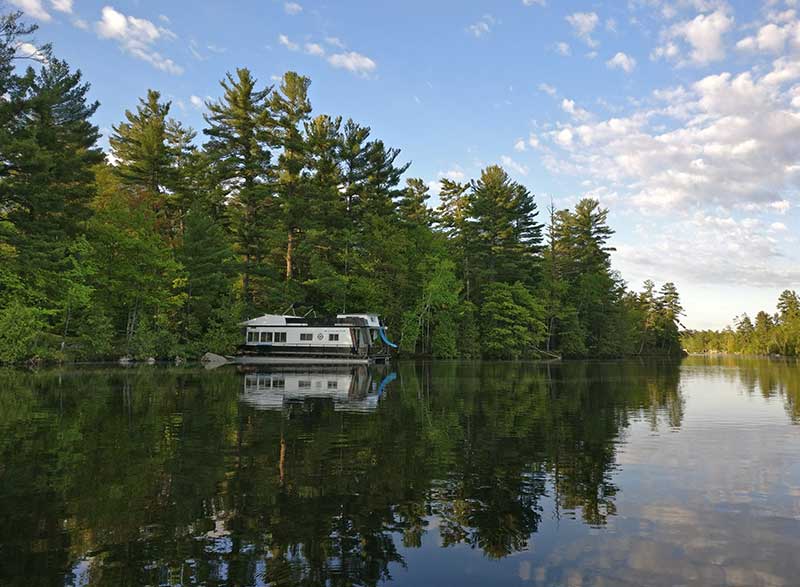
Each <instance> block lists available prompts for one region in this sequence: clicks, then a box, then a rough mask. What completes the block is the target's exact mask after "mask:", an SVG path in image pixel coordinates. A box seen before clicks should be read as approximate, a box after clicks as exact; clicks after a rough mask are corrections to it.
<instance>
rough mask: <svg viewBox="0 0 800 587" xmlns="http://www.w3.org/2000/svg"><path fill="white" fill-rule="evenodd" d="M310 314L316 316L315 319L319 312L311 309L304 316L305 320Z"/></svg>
mask: <svg viewBox="0 0 800 587" xmlns="http://www.w3.org/2000/svg"><path fill="white" fill-rule="evenodd" d="M309 314H314V318H316V317H317V311H316V310H315V309H314V308H311V309H310V310H309V311H308V312H306V313H305V314H303V318H307V317H308V315H309Z"/></svg>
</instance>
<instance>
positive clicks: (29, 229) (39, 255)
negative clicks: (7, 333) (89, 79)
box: [0, 59, 103, 307]
mask: <svg viewBox="0 0 800 587" xmlns="http://www.w3.org/2000/svg"><path fill="white" fill-rule="evenodd" d="M21 84H22V85H23V86H24V89H21V90H20V91H19V92H18V93H16V94H15V96H14V97H13V98H12V101H14V102H16V104H17V107H18V108H19V113H18V114H19V116H18V119H17V120H16V121H15V123H14V126H15V128H13V129H12V130H11V132H9V133H8V134H7V135H6V136H5V137H3V141H2V147H0V148H2V159H3V165H2V171H0V194H1V195H0V201H2V204H3V206H2V207H3V210H4V213H3V215H4V220H5V221H6V222H7V223H8V226H9V228H10V230H9V231H8V234H7V237H6V238H7V241H6V242H7V243H8V244H9V245H10V246H11V247H12V248H13V251H14V253H13V256H14V259H15V261H14V264H15V266H16V267H17V275H19V277H20V280H21V282H22V283H24V284H25V288H26V289H25V292H24V295H25V297H27V298H28V299H29V300H32V301H35V302H36V303H40V304H42V305H44V306H50V307H52V306H53V305H54V304H55V305H56V306H59V305H60V304H61V300H62V298H63V296H62V294H63V291H64V288H63V287H62V286H61V276H62V272H63V270H64V269H65V267H66V265H67V264H68V263H69V261H68V259H69V247H70V243H71V242H72V241H73V240H74V239H75V238H77V237H78V235H79V234H80V233H81V231H82V229H83V226H84V223H85V221H86V220H87V219H88V218H89V217H90V215H91V211H90V209H89V206H88V204H89V202H90V201H91V199H92V196H93V194H94V189H95V188H94V173H93V170H92V168H93V166H94V165H95V164H97V163H98V162H100V161H101V160H102V158H103V155H102V152H101V151H100V150H99V149H97V148H96V146H95V144H96V142H97V139H98V137H99V132H98V129H97V127H96V126H94V125H93V124H92V123H91V122H90V118H91V116H92V115H93V114H94V112H95V111H96V110H97V107H98V104H97V103H96V102H95V103H89V102H87V99H86V96H87V94H88V91H89V85H88V84H84V83H82V80H81V73H80V71H78V72H75V73H72V72H71V71H70V69H69V67H68V66H67V64H66V63H65V62H63V61H60V60H57V59H51V60H50V61H48V62H47V64H45V65H43V66H42V67H41V69H40V70H39V72H38V73H37V74H34V73H33V71H32V70H30V69H29V70H28V72H27V73H26V75H25V76H24V81H23V82H21Z"/></svg>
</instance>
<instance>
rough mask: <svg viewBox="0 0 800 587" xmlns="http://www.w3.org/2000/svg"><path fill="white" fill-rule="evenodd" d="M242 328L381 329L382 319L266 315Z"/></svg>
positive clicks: (372, 316)
mask: <svg viewBox="0 0 800 587" xmlns="http://www.w3.org/2000/svg"><path fill="white" fill-rule="evenodd" d="M240 326H251V327H252V326H309V327H313V326H316V327H324V326H367V327H369V328H380V327H381V319H380V317H379V316H378V315H377V314H337V315H336V316H335V317H327V318H313V317H303V316H287V315H281V314H264V315H263V316H259V317H257V318H253V319H251V320H245V321H244V322H241V323H240Z"/></svg>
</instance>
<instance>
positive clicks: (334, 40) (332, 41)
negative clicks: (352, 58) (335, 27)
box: [325, 37, 345, 49]
mask: <svg viewBox="0 0 800 587" xmlns="http://www.w3.org/2000/svg"><path fill="white" fill-rule="evenodd" d="M325 42H326V43H328V45H332V46H333V47H338V48H339V49H344V46H345V45H344V42H343V41H342V40H341V39H340V38H339V37H325Z"/></svg>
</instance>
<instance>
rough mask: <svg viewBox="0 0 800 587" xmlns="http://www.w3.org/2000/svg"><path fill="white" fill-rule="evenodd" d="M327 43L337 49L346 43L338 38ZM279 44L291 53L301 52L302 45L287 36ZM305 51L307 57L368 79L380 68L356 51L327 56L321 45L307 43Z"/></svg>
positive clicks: (279, 40) (331, 38)
mask: <svg viewBox="0 0 800 587" xmlns="http://www.w3.org/2000/svg"><path fill="white" fill-rule="evenodd" d="M325 41H326V42H327V43H328V44H329V45H332V46H335V47H343V46H344V43H342V41H340V40H339V39H337V38H336V37H327V38H326V39H325ZM278 43H280V44H281V45H283V46H284V47H286V48H287V49H289V50H290V51H299V50H300V45H299V44H298V43H295V42H294V41H292V40H291V39H289V37H288V36H287V35H284V34H280V35H278ZM303 51H305V53H306V54H307V55H311V56H313V57H320V58H324V59H325V60H326V61H327V62H328V63H329V64H330V65H332V66H333V67H335V68H337V69H346V70H347V71H350V72H352V73H355V74H358V75H360V76H363V77H367V76H368V75H369V74H371V73H372V72H374V71H375V70H376V69H377V68H378V64H377V63H375V61H374V60H373V59H371V58H369V57H367V56H366V55H363V54H361V53H358V52H356V51H342V52H340V53H332V54H330V55H328V54H327V52H326V51H325V48H324V47H323V46H322V45H320V44H319V43H313V42H309V43H305V44H304V45H303Z"/></svg>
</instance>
